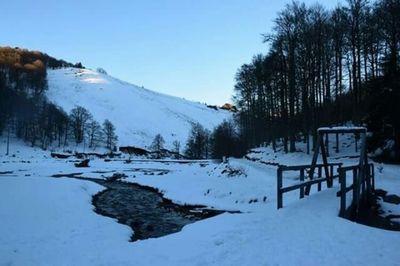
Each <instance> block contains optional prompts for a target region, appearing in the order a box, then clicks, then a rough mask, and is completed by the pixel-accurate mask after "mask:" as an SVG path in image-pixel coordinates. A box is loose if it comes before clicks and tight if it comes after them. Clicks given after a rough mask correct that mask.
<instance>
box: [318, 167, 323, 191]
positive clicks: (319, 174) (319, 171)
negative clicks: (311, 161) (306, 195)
mask: <svg viewBox="0 0 400 266" xmlns="http://www.w3.org/2000/svg"><path fill="white" fill-rule="evenodd" d="M321 177H322V167H321V166H318V178H321ZM318 191H321V182H318Z"/></svg>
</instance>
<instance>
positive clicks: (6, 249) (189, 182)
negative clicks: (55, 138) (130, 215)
mask: <svg viewBox="0 0 400 266" xmlns="http://www.w3.org/2000/svg"><path fill="white" fill-rule="evenodd" d="M262 149H264V151H263V153H257V156H259V158H262V159H263V160H264V161H268V160H269V159H270V158H274V160H275V162H278V161H279V159H280V158H282V160H284V162H285V163H287V164H289V163H292V164H298V163H302V162H303V161H304V162H309V158H310V157H309V156H307V155H305V154H303V153H296V154H295V155H282V154H281V153H279V154H277V157H276V158H275V155H273V154H270V152H269V151H268V149H269V148H262ZM0 150H1V151H3V150H4V143H1V144H0ZM17 151H19V152H17ZM1 154H3V152H2V153H1ZM13 155H15V156H13ZM291 157H292V158H291ZM302 160H303V161H302ZM0 162H1V164H0V172H2V173H3V174H1V175H0V217H1V220H0V236H1V237H0V265H360V264H363V265H400V253H399V250H400V232H392V231H385V230H381V229H376V228H371V227H367V226H364V225H360V224H356V223H352V222H350V221H348V220H345V219H342V218H339V217H338V216H337V214H338V210H339V198H337V197H336V195H335V194H336V191H337V189H338V185H337V182H335V184H334V187H333V188H332V189H327V190H323V191H321V192H319V193H312V195H311V196H310V197H307V198H305V199H302V200H298V194H297V193H292V194H285V196H284V208H283V209H280V210H276V167H275V166H272V165H265V164H262V163H259V162H252V161H249V160H245V159H230V160H229V164H228V165H224V164H218V163H214V162H193V163H191V164H181V163H177V162H171V161H169V162H154V161H146V160H142V161H133V162H132V163H129V164H126V163H124V162H123V161H112V162H104V161H103V160H100V159H95V160H92V161H91V162H90V165H91V167H90V168H82V169H77V168H75V167H74V166H73V163H72V162H68V161H66V160H56V159H52V158H50V156H49V154H48V153H46V152H44V151H40V150H35V151H34V150H33V149H32V148H28V147H25V146H23V145H19V144H18V143H16V144H14V145H13V152H12V154H11V156H4V155H0ZM378 167H379V170H378V169H377V171H376V173H377V177H376V186H377V188H383V189H385V190H388V191H389V193H396V194H400V176H399V175H400V166H394V165H383V164H382V165H378V164H377V165H376V168H378ZM228 168H229V169H230V170H229V169H228ZM138 169H158V170H160V169H164V170H169V172H168V173H167V174H164V175H157V174H151V171H150V172H146V171H138ZM226 169H228V171H224V170H226ZM232 170H239V172H240V173H242V174H239V175H232V176H230V175H229V172H230V171H232ZM99 171H100V172H101V173H99ZM110 171H117V172H124V173H125V174H127V176H128V177H127V179H126V181H129V182H137V183H140V184H145V185H150V186H153V187H156V188H158V189H160V190H161V191H163V192H164V193H165V196H166V197H167V198H170V199H172V200H174V201H175V202H180V203H199V204H205V205H207V206H210V207H214V208H217V209H225V210H238V211H241V213H236V214H228V213H225V214H222V215H219V216H216V217H213V218H210V219H206V220H203V221H200V222H196V223H194V224H191V225H188V226H185V227H184V229H183V230H182V231H181V232H178V233H175V234H172V235H168V236H165V237H161V238H155V239H147V240H142V241H136V242H129V236H130V233H131V231H130V230H131V229H130V228H129V227H127V226H125V225H122V224H119V223H117V222H116V221H115V220H113V219H110V218H107V217H104V216H100V215H98V214H96V213H95V212H94V211H93V206H92V205H91V195H93V194H95V193H97V192H98V191H101V190H102V188H101V186H99V185H96V184H94V183H92V182H88V181H82V180H75V179H67V178H57V179H55V178H50V177H49V176H50V175H52V174H57V173H73V172H82V173H83V174H82V176H91V177H106V176H108V175H110V174H109V173H111V172H110ZM285 181H287V182H291V181H293V180H292V177H286V180H285Z"/></svg>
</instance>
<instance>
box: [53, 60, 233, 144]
mask: <svg viewBox="0 0 400 266" xmlns="http://www.w3.org/2000/svg"><path fill="white" fill-rule="evenodd" d="M48 83H49V88H48V91H47V92H46V94H47V96H48V98H49V99H50V101H52V102H54V103H56V104H57V105H59V106H60V107H62V108H63V109H64V110H65V111H66V112H69V111H70V110H71V109H72V108H74V107H75V106H77V105H80V106H83V107H85V108H86V109H88V110H89V111H90V112H91V113H92V115H93V117H94V119H96V120H97V121H98V122H100V123H103V121H104V120H105V119H109V120H110V121H111V122H112V123H113V124H114V125H115V127H116V133H117V135H118V138H119V142H118V144H119V146H136V147H142V148H148V147H149V146H150V145H151V143H152V141H153V138H154V136H155V135H157V134H161V135H162V136H163V138H164V139H165V146H166V148H168V149H171V148H172V143H173V141H175V140H178V141H180V142H181V144H182V146H183V145H184V144H185V143H186V139H187V137H188V135H189V131H190V129H191V126H192V124H193V123H200V124H202V125H203V126H204V127H205V128H208V129H210V130H212V129H213V128H214V127H215V126H217V125H218V124H220V123H221V122H222V121H223V120H224V119H229V118H230V117H231V113H230V112H228V111H225V110H214V109H211V108H208V107H207V106H206V105H204V104H200V103H195V102H191V101H187V100H185V99H181V98H177V97H173V96H169V95H165V94H161V93H157V92H153V91H151V90H147V89H145V88H141V87H138V86H135V85H132V84H129V83H126V82H123V81H121V80H118V79H115V78H113V77H111V76H108V75H104V74H100V73H98V72H96V71H92V70H89V69H76V68H62V69H57V70H48Z"/></svg>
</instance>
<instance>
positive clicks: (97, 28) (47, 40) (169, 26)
mask: <svg viewBox="0 0 400 266" xmlns="http://www.w3.org/2000/svg"><path fill="white" fill-rule="evenodd" d="M338 1H340V0H326V1H321V2H322V3H323V4H324V5H325V6H327V7H333V6H335V5H336V4H337V3H338ZM287 2H290V1H267V0H240V1H239V0H196V1H195V0H193V1H189V0H186V1H185V0H158V1H157V0H147V1H146V0H140V1H139V0H131V1H130V0H124V1H118V0H114V1H102V0H96V1H91V0H90V1H81V0H80V1H78V0H70V1H62V0H42V1H41V0H37V1H34V0H26V1H25V0H11V1H5V2H4V3H2V4H1V9H2V10H1V15H0V45H1V46H5V45H9V46H19V47H24V48H28V49H31V50H41V51H43V52H46V53H48V54H50V55H52V56H54V57H57V58H62V59H65V60H67V61H71V62H78V61H80V62H82V63H83V64H84V65H85V66H86V67H89V68H93V69H95V68H97V67H103V68H104V69H105V70H107V71H108V73H109V74H110V75H113V76H115V77H117V78H120V79H122V80H125V81H128V82H131V83H134V84H136V85H139V86H144V87H146V88H148V89H152V90H156V91H159V92H163V93H167V94H171V95H175V96H179V97H183V98H186V99H190V100H194V101H199V102H207V103H210V104H223V103H225V102H228V101H230V100H231V96H232V93H233V84H234V75H235V73H236V70H237V69H238V68H239V67H240V66H241V65H242V64H244V63H247V62H249V61H250V60H251V58H252V56H253V55H254V54H257V53H265V52H266V50H267V46H266V45H265V44H263V43H262V38H261V34H262V33H266V32H269V31H270V29H271V27H272V21H273V19H274V18H275V17H276V13H277V12H278V11H280V10H281V9H282V8H283V6H284V5H285V3H287ZM304 2H306V3H307V4H313V3H315V2H316V1H315V0H307V1H304Z"/></svg>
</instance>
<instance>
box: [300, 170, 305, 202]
mask: <svg viewBox="0 0 400 266" xmlns="http://www.w3.org/2000/svg"><path fill="white" fill-rule="evenodd" d="M300 182H304V168H303V169H301V170H300ZM302 198H304V187H301V188H300V199H302Z"/></svg>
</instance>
